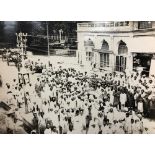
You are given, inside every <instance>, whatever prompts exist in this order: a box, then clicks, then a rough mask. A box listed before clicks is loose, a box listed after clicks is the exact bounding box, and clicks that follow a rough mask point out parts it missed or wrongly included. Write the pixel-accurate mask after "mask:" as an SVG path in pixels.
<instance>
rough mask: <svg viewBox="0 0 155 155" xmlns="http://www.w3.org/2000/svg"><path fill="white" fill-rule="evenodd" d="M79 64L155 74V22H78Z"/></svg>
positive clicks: (111, 69)
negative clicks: (154, 66)
mask: <svg viewBox="0 0 155 155" xmlns="http://www.w3.org/2000/svg"><path fill="white" fill-rule="evenodd" d="M77 40H78V51H77V60H78V63H79V64H81V65H84V66H85V67H91V68H92V67H95V68H98V69H104V70H110V71H118V72H125V71H126V72H131V71H136V70H137V71H139V72H141V71H142V74H146V75H152V74H155V69H154V68H153V65H155V60H154V59H155V22H150V21H142V22H136V21H134V22H132V21H123V22H87V23H78V24H77Z"/></svg>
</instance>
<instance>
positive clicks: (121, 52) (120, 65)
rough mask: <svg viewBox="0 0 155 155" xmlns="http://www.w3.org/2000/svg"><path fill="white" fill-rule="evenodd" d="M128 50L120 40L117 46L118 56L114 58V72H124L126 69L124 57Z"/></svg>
mask: <svg viewBox="0 0 155 155" xmlns="http://www.w3.org/2000/svg"><path fill="white" fill-rule="evenodd" d="M127 52H128V48H127V46H126V43H125V42H123V41H122V40H121V41H120V43H119V46H118V56H116V68H115V70H116V71H119V72H124V71H125V69H126V56H127Z"/></svg>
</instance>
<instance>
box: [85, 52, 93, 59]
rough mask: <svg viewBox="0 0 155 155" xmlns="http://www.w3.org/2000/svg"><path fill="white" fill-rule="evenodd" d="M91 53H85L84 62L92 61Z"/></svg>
mask: <svg viewBox="0 0 155 155" xmlns="http://www.w3.org/2000/svg"><path fill="white" fill-rule="evenodd" d="M92 58H93V52H86V61H92Z"/></svg>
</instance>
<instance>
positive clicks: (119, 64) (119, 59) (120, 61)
mask: <svg viewBox="0 0 155 155" xmlns="http://www.w3.org/2000/svg"><path fill="white" fill-rule="evenodd" d="M125 69H126V57H123V56H116V71H119V72H124V71H125Z"/></svg>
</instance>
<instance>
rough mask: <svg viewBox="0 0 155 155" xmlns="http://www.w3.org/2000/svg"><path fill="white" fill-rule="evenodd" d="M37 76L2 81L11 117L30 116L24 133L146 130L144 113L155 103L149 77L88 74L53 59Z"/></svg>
mask: <svg viewBox="0 0 155 155" xmlns="http://www.w3.org/2000/svg"><path fill="white" fill-rule="evenodd" d="M36 76H37V79H36V81H35V82H32V81H31V79H29V78H27V79H26V78H25V79H24V80H25V81H24V82H23V81H20V82H19V81H18V80H17V79H14V80H13V84H9V83H7V84H6V87H7V92H6V93H7V96H8V97H7V104H8V105H14V109H15V110H14V111H15V115H14V117H13V118H16V119H15V120H16V122H18V121H17V120H20V121H19V122H20V123H21V122H22V120H23V119H21V118H22V117H23V114H25V115H24V116H26V117H30V116H31V117H30V118H31V119H30V121H29V123H30V125H31V129H30V131H29V133H33V134H35V133H40V134H52V133H53V134H56V133H59V134H72V133H75V134H104V133H106V134H111V133H112V134H123V133H127V134H132V133H148V132H149V129H148V128H147V127H146V126H145V125H144V123H143V118H144V117H147V116H149V114H150V107H151V106H153V105H154V102H155V89H154V88H155V77H154V76H151V77H150V78H149V77H146V76H145V75H140V74H138V73H137V72H133V73H132V74H131V75H127V74H123V75H122V74H118V73H116V72H113V73H103V74H102V76H99V75H98V74H97V73H96V74H93V75H89V73H87V72H80V71H78V70H75V69H74V68H62V67H61V66H60V67H58V68H55V67H53V66H52V64H51V65H49V67H45V66H44V67H43V68H42V72H41V73H39V74H36ZM15 116H16V117H15ZM20 123H19V124H20ZM22 123H23V122H22ZM10 131H11V132H12V130H11V129H9V132H10Z"/></svg>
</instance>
